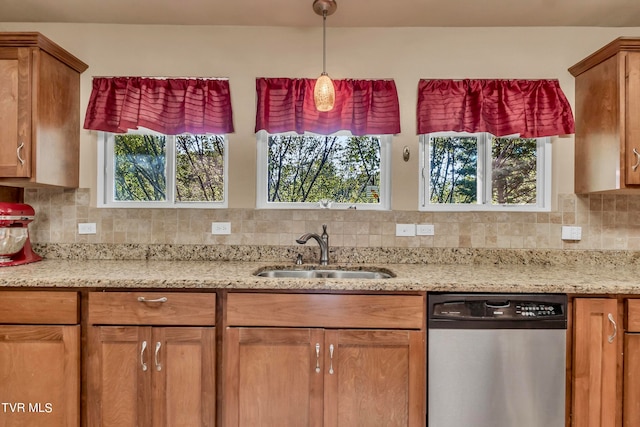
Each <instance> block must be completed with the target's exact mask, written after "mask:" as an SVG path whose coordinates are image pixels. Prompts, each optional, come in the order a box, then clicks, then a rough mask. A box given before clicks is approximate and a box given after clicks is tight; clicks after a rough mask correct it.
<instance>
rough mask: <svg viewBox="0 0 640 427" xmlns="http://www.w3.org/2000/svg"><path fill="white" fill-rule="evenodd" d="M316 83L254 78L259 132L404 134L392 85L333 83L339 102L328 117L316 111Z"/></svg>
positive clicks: (348, 81)
mask: <svg viewBox="0 0 640 427" xmlns="http://www.w3.org/2000/svg"><path fill="white" fill-rule="evenodd" d="M315 82H316V81H315V79H288V78H258V79H256V92H257V98H258V106H257V112H256V129H255V130H256V132H258V131H259V130H266V131H267V132H269V133H280V132H290V131H295V132H297V133H299V134H303V133H304V132H313V133H318V134H322V135H326V134H331V133H334V132H337V131H340V130H347V131H351V133H352V134H353V135H381V134H395V133H399V132H400V107H399V105H398V93H397V91H396V85H395V83H394V82H393V80H334V81H333V83H334V85H335V89H336V102H335V105H334V107H333V109H332V110H331V111H328V112H319V111H318V110H316V107H315V104H314V102H313V87H314V85H315Z"/></svg>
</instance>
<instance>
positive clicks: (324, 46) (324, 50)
mask: <svg viewBox="0 0 640 427" xmlns="http://www.w3.org/2000/svg"><path fill="white" fill-rule="evenodd" d="M326 25H327V11H326V10H323V11H322V74H325V75H326V74H327V68H326V63H327V27H326Z"/></svg>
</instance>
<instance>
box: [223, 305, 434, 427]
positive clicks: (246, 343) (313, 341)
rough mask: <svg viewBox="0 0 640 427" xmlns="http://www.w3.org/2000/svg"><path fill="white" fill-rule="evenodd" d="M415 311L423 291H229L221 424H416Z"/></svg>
mask: <svg viewBox="0 0 640 427" xmlns="http://www.w3.org/2000/svg"><path fill="white" fill-rule="evenodd" d="M372 297H373V298H372ZM387 303H388V305H387ZM403 307H404V310H403ZM423 314H424V299H423V297H422V296H397V295H376V296H372V295H318V294H315V295H314V294H291V295H287V294H249V293H238V294H229V295H228V297H227V313H226V315H227V319H226V323H227V326H228V327H227V328H226V330H225V336H224V339H223V341H224V361H223V370H224V379H223V384H224V385H223V390H222V393H223V396H224V405H223V408H222V410H223V420H224V421H223V425H224V426H225V427H241V426H242V427H272V426H297V427H298V426H299V427H303V426H310V427H315V426H317V427H320V426H327V427H329V426H331V427H333V426H335V427H337V426H363V427H364V426H367V427H376V426H380V427H383V426H384V427H395V426H397V427H403V426H406V427H420V426H424V425H425V424H426V417H425V409H426V401H425V400H426V399H425V389H424V384H425V366H426V362H425V335H424V316H423ZM365 325H368V327H365ZM305 326H309V327H305ZM355 328H358V329H355Z"/></svg>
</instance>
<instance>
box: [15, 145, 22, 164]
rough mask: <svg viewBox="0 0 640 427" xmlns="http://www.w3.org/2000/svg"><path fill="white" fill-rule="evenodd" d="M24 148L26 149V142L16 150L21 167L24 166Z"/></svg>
mask: <svg viewBox="0 0 640 427" xmlns="http://www.w3.org/2000/svg"><path fill="white" fill-rule="evenodd" d="M23 148H24V142H21V143H20V145H19V146H18V149H17V150H16V156H18V160H19V161H20V164H21V165H24V159H23V158H22V156H20V152H21V151H22V149H23Z"/></svg>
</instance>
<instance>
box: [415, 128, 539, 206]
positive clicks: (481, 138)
mask: <svg viewBox="0 0 640 427" xmlns="http://www.w3.org/2000/svg"><path fill="white" fill-rule="evenodd" d="M452 136H456V137H475V138H477V140H478V164H477V171H476V172H477V188H476V191H477V195H478V197H477V199H478V201H479V202H478V203H466V204H465V203H431V202H430V196H429V193H430V187H429V178H430V159H429V156H430V151H429V139H430V138H432V137H452ZM494 137H495V136H494V135H492V134H490V133H488V132H476V133H470V132H433V133H428V134H421V135H420V138H419V146H420V147H419V148H420V165H419V168H418V173H419V179H418V181H419V206H418V210H419V211H458V212H472V211H487V212H550V211H551V170H552V165H551V162H552V155H551V151H552V147H551V138H550V137H540V138H527V139H536V140H537V155H536V181H537V184H536V190H537V191H536V204H535V205H534V204H530V205H516V204H513V205H509V204H501V205H494V204H492V203H491V197H492V188H491V167H490V165H491V161H492V155H491V139H492V138H494ZM504 137H507V138H519V135H506V136H504Z"/></svg>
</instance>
